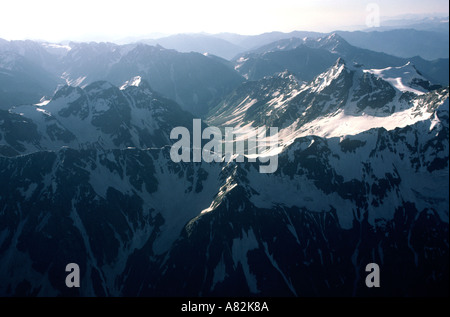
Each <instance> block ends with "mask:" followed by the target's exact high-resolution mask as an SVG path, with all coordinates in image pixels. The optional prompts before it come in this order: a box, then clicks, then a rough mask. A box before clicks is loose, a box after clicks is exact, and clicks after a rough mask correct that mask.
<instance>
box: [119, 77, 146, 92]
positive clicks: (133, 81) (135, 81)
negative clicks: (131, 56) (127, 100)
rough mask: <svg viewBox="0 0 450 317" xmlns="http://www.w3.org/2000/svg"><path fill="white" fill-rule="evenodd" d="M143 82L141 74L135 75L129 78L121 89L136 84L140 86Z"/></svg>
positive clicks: (135, 85)
mask: <svg viewBox="0 0 450 317" xmlns="http://www.w3.org/2000/svg"><path fill="white" fill-rule="evenodd" d="M141 83H142V77H141V76H135V77H133V78H131V79H130V80H127V81H126V82H125V83H124V84H123V85H122V86H120V90H124V89H126V88H128V87H131V86H134V87H139V86H140V85H141Z"/></svg>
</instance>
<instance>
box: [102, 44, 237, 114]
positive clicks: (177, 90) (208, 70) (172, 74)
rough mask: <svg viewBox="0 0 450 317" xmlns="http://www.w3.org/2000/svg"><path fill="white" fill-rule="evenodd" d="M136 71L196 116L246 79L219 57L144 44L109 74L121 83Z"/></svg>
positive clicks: (127, 55)
mask: <svg viewBox="0 0 450 317" xmlns="http://www.w3.org/2000/svg"><path fill="white" fill-rule="evenodd" d="M136 75H139V76H141V77H142V78H144V79H147V80H148V81H149V83H150V85H151V86H152V88H153V89H155V91H158V92H160V93H162V94H163V95H165V96H167V97H168V98H171V99H173V100H175V101H177V102H178V103H179V104H180V105H181V106H182V107H183V109H185V110H188V111H190V112H191V113H193V114H194V115H197V116H199V115H203V114H205V113H206V112H208V110H209V109H210V108H211V107H212V106H215V105H216V104H217V103H218V102H219V100H220V99H221V98H222V96H224V95H225V94H227V93H229V92H230V91H231V90H232V89H234V88H235V87H237V86H238V85H239V84H240V83H241V82H242V81H243V78H242V77H241V76H239V75H238V74H237V73H236V72H235V71H234V70H233V69H230V68H229V67H227V66H226V65H225V64H224V63H222V62H221V61H218V60H217V59H216V58H211V57H209V56H205V55H202V54H199V53H179V52H176V51H174V50H166V49H164V48H162V47H152V46H148V45H142V44H140V45H138V46H137V47H136V48H134V49H133V50H131V51H130V52H128V53H127V54H126V55H125V56H124V57H122V58H121V60H120V61H119V62H118V63H116V64H115V65H114V66H113V67H112V68H111V71H110V72H109V74H108V76H107V77H108V78H110V80H111V81H112V82H113V83H116V84H119V83H122V82H124V81H125V80H127V79H128V78H130V77H132V76H136Z"/></svg>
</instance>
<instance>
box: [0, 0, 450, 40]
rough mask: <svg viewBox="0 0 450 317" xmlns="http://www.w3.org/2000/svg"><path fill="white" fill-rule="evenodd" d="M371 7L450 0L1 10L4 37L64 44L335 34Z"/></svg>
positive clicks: (21, 3)
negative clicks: (208, 36) (148, 37)
mask: <svg viewBox="0 0 450 317" xmlns="http://www.w3.org/2000/svg"><path fill="white" fill-rule="evenodd" d="M369 3H375V4H378V6H379V8H380V15H381V16H382V17H394V16H398V15H406V14H429V15H432V14H441V15H448V11H449V4H448V1H447V0H428V1H422V0H409V1H407V0H396V1H391V0H379V1H361V0H342V1H331V0H311V1H298V0H277V1H273V0H270V1H269V0H228V1H226V2H224V1H220V2H219V1H216V0H191V1H186V0H184V1H183V0H165V1H144V0H128V1H116V0H109V1H107V0H89V1H88V0H79V1H73V2H67V1H58V0H40V1H29V0H15V1H8V2H6V3H5V2H3V3H2V4H1V5H0V38H3V39H6V40H24V39H33V40H45V41H49V42H60V41H64V40H75V41H90V40H93V41H114V40H119V39H123V38H127V37H142V36H146V35H151V34H153V35H155V34H161V35H163V34H164V35H170V34H177V33H202V32H204V33H210V34H215V33H223V32H229V33H238V34H244V35H254V34H261V33H265V32H271V31H281V32H291V31H294V30H302V31H318V32H331V31H334V30H337V29H349V30H350V29H352V28H353V29H355V26H359V27H360V28H361V27H364V24H365V20H366V17H367V14H368V13H367V11H366V6H367V5H368V4H369ZM155 37H156V36H155Z"/></svg>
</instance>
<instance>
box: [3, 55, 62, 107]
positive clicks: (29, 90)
mask: <svg viewBox="0 0 450 317" xmlns="http://www.w3.org/2000/svg"><path fill="white" fill-rule="evenodd" d="M56 86H57V78H56V77H55V76H53V75H52V74H50V73H49V72H47V71H45V70H44V69H43V68H42V67H40V66H38V65H36V64H33V63H32V62H30V61H29V60H28V59H26V58H25V57H23V56H22V55H19V54H17V53H14V52H11V51H4V52H2V51H1V50H0V109H8V108H10V107H12V106H15V105H20V104H26V103H32V102H36V101H39V99H41V98H42V96H44V95H50V94H52V93H53V92H54V90H55V88H56Z"/></svg>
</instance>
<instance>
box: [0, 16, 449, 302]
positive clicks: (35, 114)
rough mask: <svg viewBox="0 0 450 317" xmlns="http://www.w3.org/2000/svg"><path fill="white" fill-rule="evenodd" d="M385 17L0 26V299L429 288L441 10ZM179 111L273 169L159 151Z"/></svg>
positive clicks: (436, 228) (179, 119)
mask: <svg viewBox="0 0 450 317" xmlns="http://www.w3.org/2000/svg"><path fill="white" fill-rule="evenodd" d="M445 23H446V25H447V28H446V29H445V28H442V27H441V26H442V25H443V24H445ZM403 25H404V26H405V28H403V27H395V28H394V29H389V30H388V29H384V30H376V31H372V30H367V31H365V32H340V31H336V32H332V33H327V34H323V33H316V32H301V31H296V32H292V33H288V34H285V33H280V32H273V33H266V34H261V35H259V36H243V35H238V34H231V33H223V34H216V35H208V34H179V35H175V36H170V37H165V38H160V39H157V40H142V41H139V42H135V43H128V44H115V43H104V42H100V43H97V42H89V43H76V42H69V43H65V44H56V43H43V42H36V41H5V40H0V176H1V177H0V295H1V296H61V295H63V296H424V295H435V296H442V295H448V293H449V289H448V281H449V280H448V273H449V262H448V259H449V247H448V245H449V244H448V243H449V241H448V233H449V196H448V191H449V164H448V161H449V125H448V122H449V86H448V85H449V71H448V66H449V65H448V63H449V62H448V61H449V60H448V19H447V20H446V22H445V19H439V20H432V21H430V20H426V21H421V23H419V25H420V26H417V27H416V28H412V27H413V26H412V25H411V24H410V23H409V24H408V23H406V22H405V23H403ZM411 28H412V29H411ZM393 43H395V45H393ZM195 118H201V119H202V127H203V128H204V127H207V126H212V127H218V128H219V129H222V130H224V129H225V128H227V127H228V128H229V127H233V128H235V129H236V130H235V131H236V132H237V133H240V134H239V135H240V136H248V133H249V132H248V131H249V130H250V129H254V128H260V129H268V128H270V127H277V128H278V134H277V135H276V136H277V141H276V145H275V149H274V150H273V152H258V153H256V156H259V157H264V156H266V157H267V156H272V157H273V156H276V157H277V169H276V171H275V172H274V173H268V174H264V173H260V172H259V167H260V166H259V163H258V162H251V161H250V160H249V159H248V158H249V157H246V158H245V160H244V162H237V161H236V160H233V161H227V160H226V159H225V157H223V158H222V159H221V160H220V161H219V162H212V163H207V162H205V161H202V162H196V163H191V162H180V163H175V162H174V161H173V160H172V159H171V153H170V150H171V146H172V145H173V144H174V143H175V142H176V141H177V140H176V139H174V138H171V137H170V135H171V131H172V129H173V128H175V127H185V128H187V130H188V131H189V133H190V135H194V127H193V119H195ZM264 140H265V141H268V140H269V138H266V139H264ZM191 144H192V143H191ZM188 150H189V151H193V149H192V148H190V149H188ZM67 263H77V264H79V266H80V272H81V273H80V274H81V287H80V288H68V287H66V284H65V279H66V274H67V273H66V272H65V270H64V268H65V266H66V264H67ZM368 263H377V264H378V265H379V266H380V269H381V272H382V273H381V274H382V275H381V276H382V285H383V287H381V288H368V287H367V286H366V284H365V277H366V275H367V272H366V270H365V268H366V265H367V264H368Z"/></svg>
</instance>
